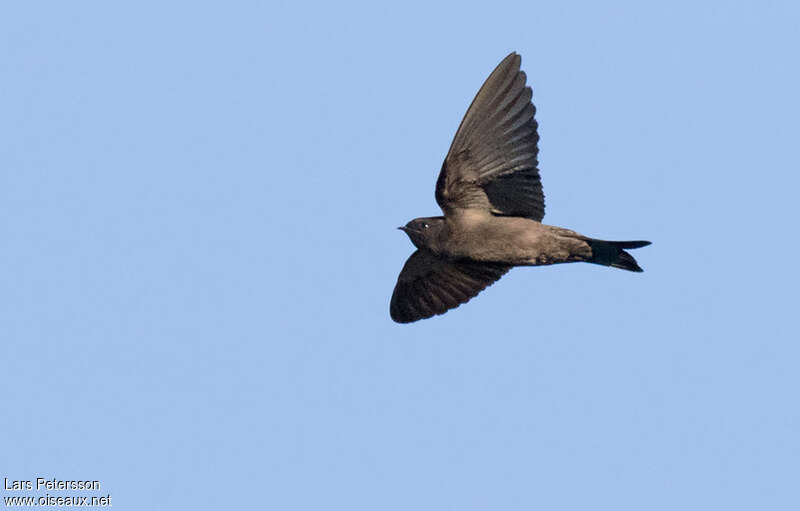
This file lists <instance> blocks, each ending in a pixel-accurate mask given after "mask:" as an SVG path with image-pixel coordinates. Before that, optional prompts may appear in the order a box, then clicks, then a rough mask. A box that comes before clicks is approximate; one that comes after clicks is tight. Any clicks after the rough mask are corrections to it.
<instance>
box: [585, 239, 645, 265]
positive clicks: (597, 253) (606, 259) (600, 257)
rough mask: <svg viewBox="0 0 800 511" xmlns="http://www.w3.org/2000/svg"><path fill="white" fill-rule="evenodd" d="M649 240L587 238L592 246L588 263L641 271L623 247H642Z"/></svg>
mask: <svg viewBox="0 0 800 511" xmlns="http://www.w3.org/2000/svg"><path fill="white" fill-rule="evenodd" d="M649 244H650V242H649V241H604V240H595V239H590V240H589V246H591V248H592V259H590V260H589V262H590V263H595V264H602V265H605V266H612V267H614V268H620V269H623V270H628V271H635V272H643V271H644V270H643V269H642V268H641V266H639V264H638V263H637V262H636V259H634V258H633V256H632V255H630V254H629V253H627V252H625V250H624V249H626V248H627V249H634V248H642V247H646V246H647V245H649Z"/></svg>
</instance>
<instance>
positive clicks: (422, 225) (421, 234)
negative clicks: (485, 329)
mask: <svg viewBox="0 0 800 511" xmlns="http://www.w3.org/2000/svg"><path fill="white" fill-rule="evenodd" d="M444 226H445V223H444V217H441V216H433V217H428V218H415V219H414V220H412V221H410V222H408V223H407V224H406V225H404V226H403V227H398V229H400V230H401V231H403V232H405V233H406V234H408V237H409V238H411V242H412V243H413V244H414V245H415V246H416V247H417V248H429V249H434V248H435V244H436V241H437V240H438V237H439V233H441V232H442V229H444Z"/></svg>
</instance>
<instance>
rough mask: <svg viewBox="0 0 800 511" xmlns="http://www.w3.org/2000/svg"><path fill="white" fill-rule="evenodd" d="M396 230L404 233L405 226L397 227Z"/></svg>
mask: <svg viewBox="0 0 800 511" xmlns="http://www.w3.org/2000/svg"><path fill="white" fill-rule="evenodd" d="M398 229H400V230H401V231H405V230H406V226H405V225H403V226H401V227H398Z"/></svg>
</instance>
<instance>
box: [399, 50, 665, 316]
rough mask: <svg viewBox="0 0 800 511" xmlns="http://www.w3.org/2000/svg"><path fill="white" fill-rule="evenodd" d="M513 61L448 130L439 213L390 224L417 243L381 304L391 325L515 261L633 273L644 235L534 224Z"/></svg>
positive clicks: (528, 135) (526, 107)
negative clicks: (613, 236) (634, 237)
mask: <svg viewBox="0 0 800 511" xmlns="http://www.w3.org/2000/svg"><path fill="white" fill-rule="evenodd" d="M520 61H521V58H520V56H519V55H518V54H516V53H511V54H510V55H508V56H507V57H506V58H505V59H503V61H502V62H500V64H498V66H497V67H496V68H495V70H494V71H492V74H491V75H489V78H487V79H486V82H484V84H483V86H482V87H481V88H480V90H479V91H478V94H477V95H476V96H475V99H474V100H473V101H472V104H471V105H470V107H469V109H468V110H467V113H466V114H465V115H464V119H463V120H462V121H461V125H460V126H459V128H458V131H456V135H455V137H454V138H453V143H452V144H451V145H450V150H449V151H448V152H447V156H446V157H445V159H444V163H443V164H442V169H441V171H440V172H439V178H438V179H437V180H436V202H437V203H438V204H439V207H441V208H442V212H443V213H444V216H435V217H424V218H416V219H414V220H412V221H410V222H408V223H407V224H406V225H405V226H403V227H399V229H401V230H403V231H405V233H406V234H407V235H408V237H409V238H411V242H412V243H413V244H414V245H415V246H416V247H417V251H416V252H414V253H413V254H411V257H409V258H408V260H407V261H406V264H405V266H403V270H402V271H401V272H400V276H399V277H398V278H397V284H396V285H395V288H394V293H393V294H392V299H391V302H390V305H389V313H390V315H391V317H392V319H393V320H394V321H397V322H398V323H411V322H413V321H417V320H420V319H425V318H429V317H431V316H434V315H436V314H443V313H445V312H446V311H448V310H450V309H452V308H455V307H458V306H459V305H461V304H463V303H466V302H467V301H469V300H470V298H472V297H474V296H475V295H477V294H478V293H480V292H481V291H482V290H483V289H485V288H486V287H487V286H490V285H492V284H493V283H494V282H495V281H497V280H498V279H499V278H500V277H502V276H503V275H504V274H505V273H506V272H508V270H510V269H511V268H512V267H514V266H540V265H547V264H556V263H572V262H579V261H582V262H587V263H594V264H601V265H605V266H612V267H614V268H621V269H623V270H629V271H635V272H641V271H642V269H641V268H640V267H639V265H638V264H637V263H636V260H635V259H634V258H633V257H632V256H631V255H630V254H629V253H628V252H626V251H625V250H626V249H634V248H641V247H644V246H647V245H649V244H650V242H649V241H603V240H599V239H594V238H589V237H587V236H584V235H582V234H579V233H577V232H574V231H571V230H569V229H564V228H561V227H554V226H551V225H545V224H543V223H541V221H542V218H543V217H544V194H543V193H542V183H541V179H540V178H539V169H538V168H537V166H538V161H537V159H536V156H537V154H538V152H539V149H538V146H537V144H538V142H539V135H538V134H537V132H536V129H537V127H538V125H537V123H536V120H535V119H534V114H535V113H536V108H535V107H534V106H533V103H532V102H531V95H532V93H531V88H530V87H528V86H526V84H525V72H524V71H521V70H520Z"/></svg>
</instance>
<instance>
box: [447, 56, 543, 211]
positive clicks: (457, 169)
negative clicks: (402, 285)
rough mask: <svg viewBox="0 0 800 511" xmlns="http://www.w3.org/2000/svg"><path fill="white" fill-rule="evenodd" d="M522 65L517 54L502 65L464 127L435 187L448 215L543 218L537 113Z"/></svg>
mask: <svg viewBox="0 0 800 511" xmlns="http://www.w3.org/2000/svg"><path fill="white" fill-rule="evenodd" d="M520 61H521V58H520V56H519V55H517V54H516V53H511V54H510V55H509V56H507V57H506V58H505V59H503V61H502V62H501V63H500V64H499V65H498V66H497V67H496V68H495V70H494V71H492V74H491V75H489V78H487V79H486V82H484V84H483V86H482V87H481V89H480V90H479V91H478V94H477V95H476V96H475V99H474V100H473V101H472V105H470V107H469V109H468V110H467V113H466V114H465V115H464V119H463V120H462V121H461V125H460V126H459V128H458V131H457V132H456V135H455V137H454V138H453V143H452V144H451V146H450V151H449V152H448V153H447V157H446V158H445V160H444V164H443V165H442V170H441V171H440V172H439V179H438V180H437V181H436V202H438V203H439V206H440V207H441V208H442V211H444V213H445V215H447V214H448V212H449V211H452V210H453V209H464V208H480V209H487V210H489V211H491V212H492V213H494V214H497V215H510V216H522V217H527V218H531V219H533V220H536V221H541V220H542V218H543V217H544V193H542V183H541V179H540V178H539V169H538V168H537V165H538V161H537V159H536V156H537V154H538V152H539V149H538V147H537V144H538V142H539V135H538V134H537V133H536V129H537V127H538V125H537V124H536V120H535V119H534V114H535V113H536V108H535V107H534V106H533V103H531V95H532V93H531V88H530V87H527V86H526V85H525V72H523V71H520Z"/></svg>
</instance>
